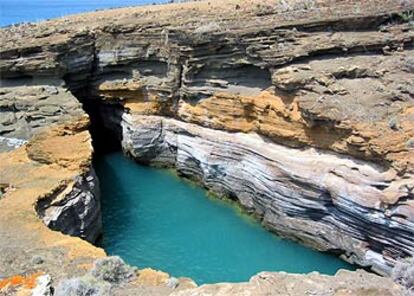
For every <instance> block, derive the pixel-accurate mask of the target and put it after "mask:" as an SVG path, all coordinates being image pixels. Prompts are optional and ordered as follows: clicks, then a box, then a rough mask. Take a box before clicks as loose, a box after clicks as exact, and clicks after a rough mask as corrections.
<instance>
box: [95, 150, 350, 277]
mask: <svg viewBox="0 0 414 296" xmlns="http://www.w3.org/2000/svg"><path fill="white" fill-rule="evenodd" d="M96 170H97V173H98V176H99V178H100V182H101V190H102V207H103V218H104V219H103V223H104V236H103V239H102V245H103V247H104V248H105V250H106V251H107V252H108V253H109V254H111V255H119V256H121V257H122V258H123V259H124V260H126V261H127V262H128V263H130V264H133V265H136V266H138V267H139V268H144V267H152V268H155V269H161V270H163V271H166V272H168V273H170V274H172V275H173V276H176V277H179V276H187V277H191V278H192V279H194V280H195V281H196V282H197V283H199V284H202V283H213V282H224V281H227V282H240V281H246V280H248V279H249V278H250V277H251V276H252V275H254V274H256V273H257V272H259V271H287V272H295V273H306V272H311V271H315V270H316V271H319V272H321V273H326V274H334V273H335V272H336V271H337V270H338V269H339V268H347V269H352V266H350V265H348V264H346V263H345V262H343V261H342V260H340V259H338V258H336V257H334V256H331V255H328V254H324V253H320V252H317V251H313V250H311V249H308V248H305V247H303V246H301V245H299V244H296V243H294V242H291V241H287V240H283V239H280V238H278V237H277V236H276V235H273V234H271V233H269V232H268V231H266V230H264V229H263V228H262V227H261V226H260V225H259V224H258V223H257V222H256V221H255V220H253V219H252V218H250V217H249V216H247V215H245V214H242V213H241V212H240V210H239V209H238V208H237V207H235V206H234V205H232V204H230V203H228V202H225V201H222V200H219V199H216V198H208V197H207V195H206V191H205V190H204V189H202V188H200V187H199V186H196V185H194V184H192V183H190V182H188V181H185V180H182V179H180V178H178V177H177V176H175V175H174V174H173V173H172V172H171V171H168V170H163V169H155V168H149V167H145V166H141V165H138V164H136V163H135V162H134V161H132V160H130V159H128V158H126V157H124V156H123V155H122V154H121V153H112V154H107V155H105V156H104V157H100V158H99V159H97V162H96Z"/></svg>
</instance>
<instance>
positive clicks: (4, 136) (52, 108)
mask: <svg viewBox="0 0 414 296" xmlns="http://www.w3.org/2000/svg"><path fill="white" fill-rule="evenodd" d="M62 84H63V81H54V80H53V78H52V79H50V80H42V79H40V80H39V81H32V80H30V79H22V80H17V81H13V80H1V81H0V86H1V89H0V115H1V117H0V118H1V119H0V137H1V138H0V152H3V151H9V150H12V149H14V148H16V147H18V146H21V145H23V144H24V143H25V142H27V140H29V139H30V138H31V137H32V136H33V135H35V134H36V133H37V132H39V131H41V130H42V129H43V128H44V127H49V126H51V125H54V124H57V123H59V122H64V121H68V120H71V119H74V118H77V117H79V116H81V115H82V114H83V111H82V109H81V105H80V103H79V102H78V101H77V100H76V98H74V97H73V95H72V94H71V93H70V92H69V91H68V90H67V89H66V88H64V87H63V86H62Z"/></svg>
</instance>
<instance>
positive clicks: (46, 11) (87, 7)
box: [0, 0, 168, 27]
mask: <svg viewBox="0 0 414 296" xmlns="http://www.w3.org/2000/svg"><path fill="white" fill-rule="evenodd" d="M166 2H168V1H166V0H90V1H85V0H0V27H6V26H10V25H13V24H19V23H24V22H39V21H43V20H47V19H51V18H58V17H63V16H66V15H71V14H78V13H82V12H90V11H96V10H103V9H109V8H120V7H128V6H142V5H148V4H162V3H166Z"/></svg>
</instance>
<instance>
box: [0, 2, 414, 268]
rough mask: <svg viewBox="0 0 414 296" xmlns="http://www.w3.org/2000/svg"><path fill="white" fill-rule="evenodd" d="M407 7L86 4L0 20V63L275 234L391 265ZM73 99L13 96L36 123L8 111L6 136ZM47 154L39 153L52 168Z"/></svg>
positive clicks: (403, 178)
mask: <svg viewBox="0 0 414 296" xmlns="http://www.w3.org/2000/svg"><path fill="white" fill-rule="evenodd" d="M166 7H167V8H166ZM413 9H414V3H413V2H412V1H381V5H378V2H377V1H364V3H361V2H360V1H334V0H326V1H315V2H314V1H311V3H308V4H307V5H305V4H304V2H303V1H291V2H289V3H287V2H285V1H282V2H281V1H226V2H225V3H218V2H214V3H211V2H210V1H203V2H200V3H190V4H186V5H185V9H183V6H180V5H170V6H159V7H158V6H155V7H152V8H151V9H149V8H134V9H130V8H128V9H121V10H116V11H115V12H111V11H103V12H96V13H93V14H86V15H78V16H73V17H70V18H61V19H58V20H52V21H49V22H43V23H40V24H36V25H33V24H24V25H21V26H17V27H10V28H6V29H2V30H1V31H0V34H1V36H0V37H1V38H2V40H7V42H6V43H4V44H2V46H1V48H0V71H1V73H2V79H3V80H4V81H7V85H9V84H10V83H11V84H13V86H15V85H16V84H17V86H18V87H22V88H25V87H26V85H27V84H28V83H27V81H26V80H32V81H38V79H40V78H41V79H43V80H46V81H47V80H50V81H56V79H57V80H59V81H64V83H63V84H60V86H59V87H61V88H62V90H65V89H66V90H70V92H72V93H73V94H75V95H76V96H77V97H78V98H79V99H80V100H97V101H100V102H103V104H102V106H101V107H100V108H101V110H102V112H101V115H102V119H103V122H104V124H105V125H106V126H107V127H109V128H112V129H113V130H114V131H116V132H117V133H118V135H119V139H120V140H121V141H122V143H123V147H124V150H125V151H127V152H128V153H130V154H131V155H133V156H134V157H135V158H136V159H137V160H140V161H142V162H146V163H152V164H157V165H167V166H175V167H176V168H177V169H178V170H179V171H180V172H181V173H182V174H184V175H186V176H188V177H191V178H194V179H198V180H199V181H200V182H202V183H203V184H204V185H205V186H207V187H209V188H210V189H211V190H213V191H215V192H217V193H219V194H223V195H229V196H230V197H232V198H236V199H238V200H239V201H240V202H241V203H242V204H243V205H244V206H245V207H246V208H247V209H249V210H251V211H254V212H256V213H258V214H259V215H261V216H262V217H263V221H264V223H265V224H266V226H267V227H269V228H271V229H273V230H274V231H277V232H279V233H281V234H283V235H285V236H288V237H291V238H294V239H297V240H300V241H302V242H304V243H306V244H308V245H312V246H313V247H316V248H319V249H322V250H331V251H335V252H337V253H340V254H343V256H344V257H347V258H348V259H349V260H350V261H354V262H358V263H359V264H362V265H366V266H371V265H372V266H373V268H374V269H375V270H377V271H379V272H383V273H387V272H388V270H389V268H390V267H391V266H392V265H393V263H394V260H395V259H397V258H399V257H406V256H412V255H413V221H414V220H413V219H414V218H413V217H414V183H413V182H414V181H413V180H414V178H413V173H414V150H413V149H414V117H413V116H414V102H413V96H414V93H413V87H414V86H413V81H414V66H413V64H414V60H413V43H414V33H413V32H414V30H413V24H412V19H410V16H412V10H413ZM119 14H121V15H122V17H119ZM91 20H93V21H91ZM2 83H3V82H2ZM3 85H4V86H6V85H5V84H2V89H3ZM7 93H12V92H9V91H7ZM58 93H59V94H63V93H65V92H64V91H63V92H61V91H60V88H59V92H58ZM2 94H4V93H2ZM66 94H67V95H69V94H70V93H69V92H66ZM27 96H29V97H31V96H30V95H29V94H28V95H24V97H27ZM36 96H37V95H36ZM36 96H35V98H34V100H33V102H32V103H30V104H29V105H36V104H37V102H38V101H42V98H41V97H36ZM6 97H7V94H6ZM2 98H3V99H2V101H6V102H8V101H10V100H9V99H7V100H4V96H3V97H2ZM54 100H56V102H62V103H63V104H64V105H65V106H66V105H67V104H66V103H65V102H66V101H65V100H64V99H62V101H60V100H58V99H57V97H56V98H55V97H54ZM6 105H7V106H6V107H5V108H0V111H1V112H2V113H5V114H7V117H10V116H11V115H9V113H10V110H9V109H10V107H8V106H9V105H10V104H9V103H7V104H6ZM70 106H71V105H70V104H69V105H67V106H66V107H65V108H63V110H60V111H59V110H56V108H57V107H56V106H52V107H47V108H44V107H45V106H40V107H39V108H37V107H36V108H32V107H33V106H30V108H26V107H22V108H20V107H19V108H17V109H18V110H22V111H23V113H25V112H29V111H30V112H32V111H33V113H34V114H35V117H36V118H37V116H38V115H39V114H40V115H39V116H40V119H41V120H40V121H39V122H38V120H35V121H36V122H35V123H32V120H29V121H27V120H26V121H24V120H23V119H21V118H20V117H19V119H18V120H17V121H16V120H14V119H13V120H9V119H7V120H4V121H3V120H2V122H0V133H1V134H0V135H1V136H2V137H5V138H7V139H8V140H7V141H8V142H10V141H12V142H13V141H14V142H16V138H17V140H19V141H20V140H21V141H25V140H26V138H25V137H21V138H20V137H17V134H15V133H17V132H16V131H18V130H20V129H22V128H21V127H24V129H25V130H27V129H28V128H30V130H35V129H36V127H37V126H38V125H39V124H40V125H42V124H41V123H40V122H42V121H43V119H45V120H46V122H47V121H48V120H49V119H50V120H51V121H53V120H55V114H57V113H58V112H63V113H65V112H66V111H65V110H70V109H71V107H70ZM29 109H30V110H29ZM75 109H76V108H75ZM12 113H13V112H12ZM16 113H17V114H18V113H19V112H16ZM46 115H47V116H46ZM46 118H47V119H46ZM46 125H47V123H46ZM46 125H45V126H46ZM10 126H11V127H10ZM42 126H43V125H42ZM26 127H27V128H26ZM31 135H32V134H31V133H30V132H28V133H27V137H30V136H31ZM19 143H20V142H19ZM41 150H42V151H43V152H40V153H36V154H34V156H35V158H34V160H36V161H39V162H41V163H44V162H45V159H46V163H48V162H47V159H48V155H49V154H48V152H47V151H48V148H46V147H41ZM44 151H46V152H44ZM63 151H64V150H63ZM59 162H60V164H63V165H65V164H67V162H66V161H65V159H64V158H59ZM228 163H232V164H233V166H228V165H227V164H228ZM49 164H50V163H49ZM234 168H238V169H237V170H236V169H234ZM253 172H254V173H253Z"/></svg>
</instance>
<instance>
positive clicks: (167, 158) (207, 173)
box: [122, 114, 414, 273]
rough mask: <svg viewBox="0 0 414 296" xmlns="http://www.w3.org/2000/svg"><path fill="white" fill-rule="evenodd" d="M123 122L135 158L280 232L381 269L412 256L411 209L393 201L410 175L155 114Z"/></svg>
mask: <svg viewBox="0 0 414 296" xmlns="http://www.w3.org/2000/svg"><path fill="white" fill-rule="evenodd" d="M122 125H123V134H122V138H123V140H122V144H123V148H124V150H125V151H126V152H127V153H128V154H130V155H131V156H132V157H133V158H135V159H137V160H138V161H141V162H144V163H150V164H155V165H161V166H165V165H167V166H172V167H175V168H176V169H177V171H178V173H179V174H181V175H183V176H186V177H189V178H192V179H196V180H197V181H199V182H200V183H202V184H203V185H204V186H206V187H207V188H209V189H210V190H211V191H213V192H214V193H216V194H218V195H220V196H227V197H231V198H236V199H237V200H238V201H240V203H241V204H242V205H243V206H244V207H245V208H247V209H248V210H250V211H252V212H255V213H256V214H258V215H259V216H261V217H263V224H264V225H265V226H266V227H268V228H269V229H271V230H274V231H276V232H278V233H280V234H282V235H283V236H286V237H289V238H293V239H296V240H298V241H300V242H302V243H305V244H307V245H310V246H312V247H315V248H317V249H320V250H324V251H327V250H331V251H335V252H339V253H342V256H343V257H344V258H346V259H347V260H348V261H350V262H354V263H358V264H360V265H363V266H372V268H373V269H374V270H377V271H379V272H383V273H388V272H389V270H390V268H391V267H392V266H393V263H394V260H395V258H396V257H399V256H403V255H404V254H413V253H414V242H413V240H412V238H413V236H414V227H413V226H414V224H413V223H414V220H412V217H413V215H414V211H413V210H414V208H413V207H412V205H410V203H405V202H404V200H405V199H403V202H400V203H399V202H398V200H399V198H401V197H402V196H407V192H406V187H407V186H410V182H411V180H412V179H409V178H406V177H405V178H401V177H398V176H397V175H396V173H395V170H394V169H385V168H383V167H381V166H379V165H377V164H374V163H371V162H368V161H361V160H357V159H354V158H351V157H346V156H343V155H340V154H336V153H332V152H326V151H322V150H318V149H314V148H307V149H294V148H290V147H286V146H282V145H279V144H275V143H272V142H269V141H267V140H266V139H265V138H262V137H260V136H259V135H257V134H252V133H250V134H245V133H228V132H224V131H218V130H212V129H208V128H203V127H200V126H198V125H195V124H189V123H185V122H181V121H178V120H175V119H167V118H163V117H159V116H145V115H135V116H131V115H129V114H124V116H123V121H122Z"/></svg>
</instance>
